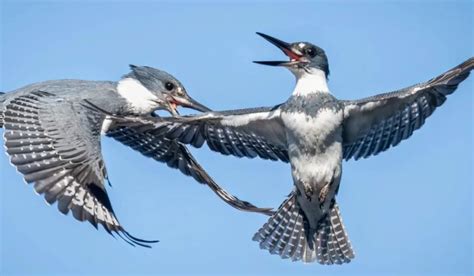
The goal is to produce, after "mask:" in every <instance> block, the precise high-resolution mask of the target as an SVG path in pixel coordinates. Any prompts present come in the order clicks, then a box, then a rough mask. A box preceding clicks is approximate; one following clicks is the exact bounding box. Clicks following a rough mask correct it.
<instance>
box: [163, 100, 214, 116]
mask: <svg viewBox="0 0 474 276" xmlns="http://www.w3.org/2000/svg"><path fill="white" fill-rule="evenodd" d="M172 99H173V101H172V103H171V104H172V105H174V106H175V107H176V106H177V105H180V106H182V107H187V108H192V109H194V110H197V111H201V112H209V111H212V110H211V109H209V108H208V107H206V106H205V105H203V104H201V103H199V102H198V101H196V100H194V99H193V98H191V97H189V96H187V97H179V96H172Z"/></svg>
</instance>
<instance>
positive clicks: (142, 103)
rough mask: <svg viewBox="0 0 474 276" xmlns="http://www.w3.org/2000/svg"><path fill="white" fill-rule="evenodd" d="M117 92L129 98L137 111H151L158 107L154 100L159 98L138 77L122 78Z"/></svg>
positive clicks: (126, 98) (128, 100) (143, 112)
mask: <svg viewBox="0 0 474 276" xmlns="http://www.w3.org/2000/svg"><path fill="white" fill-rule="evenodd" d="M117 92H118V93H119V95H120V96H122V97H123V98H124V99H125V100H127V102H128V103H129V104H130V106H131V108H132V109H133V111H134V112H136V113H139V114H146V113H150V112H152V111H153V110H155V109H156V108H157V107H158V104H157V103H156V102H153V100H159V98H158V97H157V96H155V95H153V93H151V92H150V90H148V89H147V88H146V87H145V86H143V85H142V84H141V83H140V82H139V81H137V80H136V79H132V78H125V79H122V80H120V81H119V82H118V85H117Z"/></svg>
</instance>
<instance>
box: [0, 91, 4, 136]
mask: <svg viewBox="0 0 474 276" xmlns="http://www.w3.org/2000/svg"><path fill="white" fill-rule="evenodd" d="M4 95H5V92H0V128H3V124H4V117H5V116H4V115H3V113H4V109H5V106H4V104H3V102H4V101H5V96H4Z"/></svg>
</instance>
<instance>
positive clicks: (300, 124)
mask: <svg viewBox="0 0 474 276" xmlns="http://www.w3.org/2000/svg"><path fill="white" fill-rule="evenodd" d="M281 117H282V120H283V122H284V124H285V127H286V128H287V138H288V144H289V146H288V149H289V151H288V152H289V157H290V162H291V165H292V170H293V177H295V178H296V179H298V180H302V181H303V180H304V181H305V182H312V183H323V182H328V181H330V180H331V178H332V176H333V174H334V171H335V170H336V169H338V168H340V164H341V161H342V145H341V123H342V111H335V110H333V109H321V110H319V112H318V113H317V115H316V116H308V115H306V114H304V113H297V112H285V113H282V116H281Z"/></svg>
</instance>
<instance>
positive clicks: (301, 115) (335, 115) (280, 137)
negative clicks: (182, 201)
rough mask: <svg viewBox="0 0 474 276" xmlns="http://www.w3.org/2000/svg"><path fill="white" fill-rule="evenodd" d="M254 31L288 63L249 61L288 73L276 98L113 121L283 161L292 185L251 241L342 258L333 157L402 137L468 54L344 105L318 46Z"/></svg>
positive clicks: (333, 260) (329, 260) (436, 100)
mask: <svg viewBox="0 0 474 276" xmlns="http://www.w3.org/2000/svg"><path fill="white" fill-rule="evenodd" d="M257 34H259V35H260V36H262V37H263V38H265V39H266V40H268V41H269V42H271V43H272V44H274V45H275V46H277V47H278V48H279V49H281V50H282V51H283V53H285V54H286V55H287V56H288V57H289V59H290V60H289V61H258V62H257V63H259V64H264V65H271V66H283V67H284V68H287V69H289V70H290V71H291V72H292V73H293V74H294V75H295V77H296V86H295V88H294V91H293V94H292V95H291V96H290V98H289V99H288V100H287V101H286V102H285V103H282V104H279V105H276V106H273V107H261V108H250V109H241V110H231V111H222V112H208V113H203V114H201V115H197V116H185V117H176V118H164V119H163V118H162V119H158V120H148V121H146V120H141V119H138V120H139V121H140V122H133V120H134V118H122V122H121V124H123V125H133V124H140V129H139V130H138V131H142V132H146V133H150V134H156V135H163V134H164V135H166V136H167V137H169V138H170V139H178V140H180V141H181V142H183V143H187V144H191V145H193V146H195V147H201V146H202V145H203V143H204V141H206V142H207V144H208V146H209V148H210V149H212V150H214V151H218V152H220V153H222V154H225V155H235V156H238V157H243V156H245V157H250V158H254V157H257V156H258V157H260V158H263V159H270V160H281V161H284V162H290V164H291V173H292V176H293V181H294V185H295V189H294V190H293V191H292V192H291V193H290V194H289V196H288V198H287V199H286V200H285V201H284V202H283V203H282V204H281V206H280V207H279V208H278V210H277V211H276V213H275V214H274V215H272V216H271V218H270V219H269V220H268V222H267V223H265V224H264V225H263V227H262V228H260V229H259V230H258V232H257V233H256V234H255V235H254V237H253V239H254V240H255V241H258V242H259V243H260V247H261V248H262V249H267V250H268V251H270V253H272V254H278V255H280V256H281V257H282V258H291V259H292V260H293V261H297V260H301V261H303V262H314V261H318V262H319V263H321V264H342V263H348V262H350V260H351V259H353V258H354V252H353V249H352V246H351V243H350V241H349V238H348V235H347V233H346V230H345V228H344V225H343V223H342V219H341V214H340V212H339V207H338V204H337V202H336V199H335V196H336V194H337V192H338V190H339V184H340V181H341V168H342V160H344V159H345V160H349V159H351V158H354V159H356V160H357V159H359V158H361V157H364V158H367V157H369V156H372V155H377V154H378V153H380V152H383V151H385V150H387V149H389V148H390V147H392V146H396V145H398V143H400V141H402V140H405V139H407V138H408V137H410V136H411V134H412V133H413V131H415V130H416V129H418V128H420V127H421V126H422V125H423V124H424V122H425V120H426V118H428V117H429V116H430V115H431V114H432V113H433V112H434V111H435V109H436V108H437V107H439V106H441V105H442V104H443V103H444V101H445V100H446V96H448V95H449V94H451V93H453V92H454V91H455V90H456V88H457V87H458V85H459V83H461V82H462V81H463V80H465V79H466V78H467V77H468V75H469V73H470V71H471V70H472V69H473V68H474V58H470V59H468V60H466V61H465V62H463V63H461V64H460V65H458V66H456V67H454V68H453V69H451V70H449V71H447V72H446V73H444V74H441V75H440V76H438V77H435V78H433V79H431V80H429V81H427V82H423V83H420V84H416V85H413V86H410V87H407V88H404V89H401V90H398V91H394V92H390V93H385V94H380V95H376V96H373V97H369V98H365V99H360V100H354V101H346V100H338V99H336V98H335V97H334V96H332V95H331V94H330V91H329V88H328V85H327V77H328V75H329V64H328V59H327V56H326V54H325V52H324V50H323V49H321V48H320V47H317V46H315V45H313V44H311V43H308V42H296V43H291V44H290V43H286V42H284V41H281V40H279V39H276V38H273V37H271V36H268V35H265V34H262V33H257ZM127 121H128V122H127Z"/></svg>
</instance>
